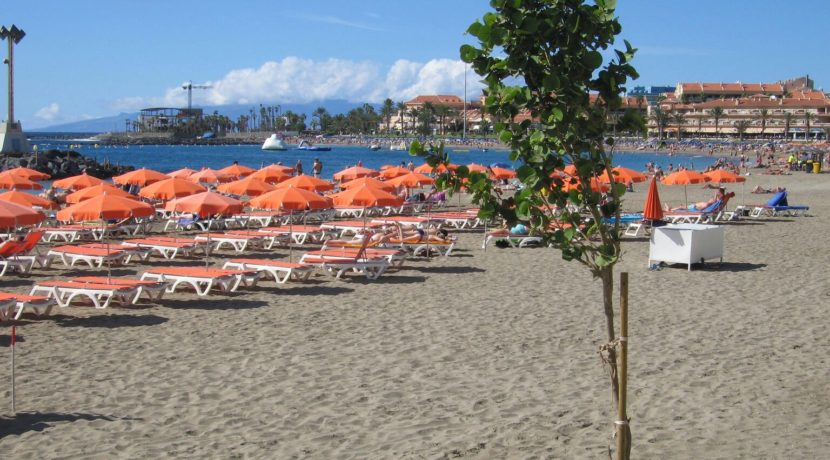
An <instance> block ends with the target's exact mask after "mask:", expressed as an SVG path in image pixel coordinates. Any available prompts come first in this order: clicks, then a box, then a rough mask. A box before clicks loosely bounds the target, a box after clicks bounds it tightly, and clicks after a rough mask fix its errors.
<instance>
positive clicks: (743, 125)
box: [735, 120, 752, 141]
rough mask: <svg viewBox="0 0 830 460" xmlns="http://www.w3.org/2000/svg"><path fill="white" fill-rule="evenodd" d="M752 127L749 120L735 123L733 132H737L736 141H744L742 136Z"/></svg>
mask: <svg viewBox="0 0 830 460" xmlns="http://www.w3.org/2000/svg"><path fill="white" fill-rule="evenodd" d="M751 125H752V122H750V121H749V120H738V121H737V122H736V123H735V131H737V132H738V140H741V141H743V140H744V134H746V130H747V129H749V127H750V126H751Z"/></svg>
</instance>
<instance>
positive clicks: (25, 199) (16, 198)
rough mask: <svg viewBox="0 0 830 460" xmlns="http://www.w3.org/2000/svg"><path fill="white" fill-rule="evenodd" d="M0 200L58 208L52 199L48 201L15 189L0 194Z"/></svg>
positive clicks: (28, 205) (44, 207) (31, 205)
mask: <svg viewBox="0 0 830 460" xmlns="http://www.w3.org/2000/svg"><path fill="white" fill-rule="evenodd" d="M0 200H2V201H8V202H9V203H14V204H19V205H21V206H27V207H34V206H36V207H38V208H43V209H59V208H60V206H58V204H57V203H55V202H54V201H49V200H47V199H46V198H41V197H39V196H37V195H32V194H31V193H26V192H18V191H16V190H10V191H8V192H6V193H2V194H0Z"/></svg>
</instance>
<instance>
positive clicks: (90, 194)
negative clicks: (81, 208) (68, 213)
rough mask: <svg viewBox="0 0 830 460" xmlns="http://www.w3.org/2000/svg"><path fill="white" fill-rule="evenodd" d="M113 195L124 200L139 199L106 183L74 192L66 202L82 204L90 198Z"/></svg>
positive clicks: (68, 196) (67, 197)
mask: <svg viewBox="0 0 830 460" xmlns="http://www.w3.org/2000/svg"><path fill="white" fill-rule="evenodd" d="M105 193H106V194H107V195H112V196H120V197H122V198H130V199H132V200H137V199H138V197H136V196H135V195H130V194H129V193H127V192H125V191H123V190H121V189H120V188H118V187H116V186H114V185H110V184H107V183H106V182H104V183H102V184H98V185H94V186H92V187H87V188H82V189H80V190H78V191H77V192H72V193H70V194H69V195H66V202H67V203H70V204H71V203H80V202H81V201H85V200H88V199H90V198H94V197H96V196H98V195H103V194H105Z"/></svg>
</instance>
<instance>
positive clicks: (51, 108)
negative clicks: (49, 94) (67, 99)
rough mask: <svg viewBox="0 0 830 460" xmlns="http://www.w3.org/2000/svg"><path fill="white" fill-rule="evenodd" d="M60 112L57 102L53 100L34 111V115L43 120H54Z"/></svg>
mask: <svg viewBox="0 0 830 460" xmlns="http://www.w3.org/2000/svg"><path fill="white" fill-rule="evenodd" d="M60 114H61V106H60V105H58V103H57V102H53V103H51V104H49V105H47V106H46V107H43V108H41V109H40V110H38V111H37V112H35V117H37V118H40V119H41V120H43V121H55V120H57V119H58V117H60Z"/></svg>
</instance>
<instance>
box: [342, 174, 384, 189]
mask: <svg viewBox="0 0 830 460" xmlns="http://www.w3.org/2000/svg"><path fill="white" fill-rule="evenodd" d="M364 185H366V186H368V187H374V188H379V189H381V190H383V191H385V192H393V191H394V190H395V186H394V185H390V184H389V182H383V181H379V180H377V179H375V178H373V177H361V178H360V179H354V180H350V181H348V182H344V183H342V184H340V188H341V189H343V190H349V189H352V188H355V187H362V186H364Z"/></svg>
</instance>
